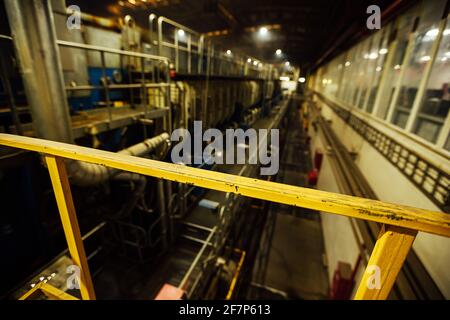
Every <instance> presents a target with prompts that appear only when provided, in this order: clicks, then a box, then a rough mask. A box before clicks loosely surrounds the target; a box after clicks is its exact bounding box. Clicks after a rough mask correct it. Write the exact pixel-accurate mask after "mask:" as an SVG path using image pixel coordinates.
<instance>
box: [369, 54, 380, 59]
mask: <svg viewBox="0 0 450 320" xmlns="http://www.w3.org/2000/svg"><path fill="white" fill-rule="evenodd" d="M376 58H378V53H376V52H372V53H371V54H369V59H370V60H375V59H376Z"/></svg>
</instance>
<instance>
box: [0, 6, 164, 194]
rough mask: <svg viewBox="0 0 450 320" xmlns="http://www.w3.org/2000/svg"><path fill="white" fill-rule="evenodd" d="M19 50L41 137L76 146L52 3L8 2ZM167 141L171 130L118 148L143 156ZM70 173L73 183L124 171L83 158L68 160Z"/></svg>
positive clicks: (95, 181)
mask: <svg viewBox="0 0 450 320" xmlns="http://www.w3.org/2000/svg"><path fill="white" fill-rule="evenodd" d="M5 7H6V12H7V14H8V19H9V23H10V27H11V31H12V37H13V42H14V48H15V51H16V56H17V59H18V60H19V64H20V70H21V73H22V78H23V82H24V87H25V92H26V96H27V100H28V104H29V106H30V111H31V116H32V118H33V126H34V132H35V133H36V135H37V137H39V138H43V139H48V140H53V141H59V142H66V143H72V144H75V141H74V138H73V134H72V126H71V120H70V114H69V105H68V103H67V96H66V91H65V88H64V80H63V77H62V74H63V72H62V66H61V59H60V56H59V51H58V47H57V38H56V32H55V27H54V20H53V12H52V7H51V1H46V0H28V1H16V0H5ZM163 143H169V135H168V134H167V133H163V134H160V135H159V136H156V137H154V138H150V139H147V140H145V141H143V142H141V143H138V144H136V145H134V146H131V147H129V148H127V149H124V150H121V151H119V153H121V154H128V155H133V156H143V155H145V154H147V153H149V152H151V151H153V150H155V149H156V148H157V147H159V146H160V145H162V144H163ZM67 171H68V174H69V176H70V178H71V181H72V182H73V183H74V184H77V185H80V186H89V185H96V184H99V183H102V182H105V181H107V180H108V179H109V178H111V177H113V176H114V175H116V174H117V173H119V172H120V171H119V170H116V169H111V168H106V167H104V166H101V165H97V164H92V163H85V162H81V161H69V162H68V163H67Z"/></svg>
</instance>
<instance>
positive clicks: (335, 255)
mask: <svg viewBox="0 0 450 320" xmlns="http://www.w3.org/2000/svg"><path fill="white" fill-rule="evenodd" d="M311 130H313V129H312V128H311ZM311 147H312V150H316V149H317V148H319V149H322V150H324V149H325V148H324V146H323V144H322V141H321V138H320V137H318V136H317V135H314V136H313V138H312V140H311ZM317 188H318V189H320V190H326V191H331V192H337V193H339V192H340V190H339V186H338V184H337V179H336V178H335V176H334V173H333V168H332V167H331V164H330V160H329V157H328V156H327V155H326V154H324V158H323V161H322V167H321V170H320V175H319V179H318V182H317ZM321 219H322V228H323V236H324V243H325V253H326V255H327V262H328V277H329V281H330V286H331V284H332V280H333V275H334V271H335V270H336V268H337V265H338V262H339V261H342V262H347V263H349V264H350V265H351V266H352V269H353V268H354V267H355V264H356V260H357V259H358V255H359V250H358V244H357V241H356V239H355V236H354V234H353V231H352V227H351V224H350V219H349V218H347V217H344V216H339V215H335V214H329V213H323V212H322V213H321ZM360 269H361V270H360V271H362V270H363V268H362V267H361V268H360ZM361 277H362V272H358V273H357V277H356V279H355V281H356V283H359V281H360V279H361Z"/></svg>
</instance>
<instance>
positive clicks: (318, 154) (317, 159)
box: [314, 149, 323, 171]
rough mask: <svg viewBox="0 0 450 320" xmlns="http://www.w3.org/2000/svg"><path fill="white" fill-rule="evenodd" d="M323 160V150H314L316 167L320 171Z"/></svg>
mask: <svg viewBox="0 0 450 320" xmlns="http://www.w3.org/2000/svg"><path fill="white" fill-rule="evenodd" d="M322 160H323V152H322V150H321V149H317V150H316V152H314V168H316V169H317V170H318V171H320V168H321V167H322Z"/></svg>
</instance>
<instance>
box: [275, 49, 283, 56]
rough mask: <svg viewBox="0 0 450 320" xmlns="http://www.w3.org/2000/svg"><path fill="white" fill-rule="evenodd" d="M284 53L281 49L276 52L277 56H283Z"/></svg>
mask: <svg viewBox="0 0 450 320" xmlns="http://www.w3.org/2000/svg"><path fill="white" fill-rule="evenodd" d="M282 53H283V51H281V49H277V51H275V54H276V55H277V56H279V55H281V54H282Z"/></svg>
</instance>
